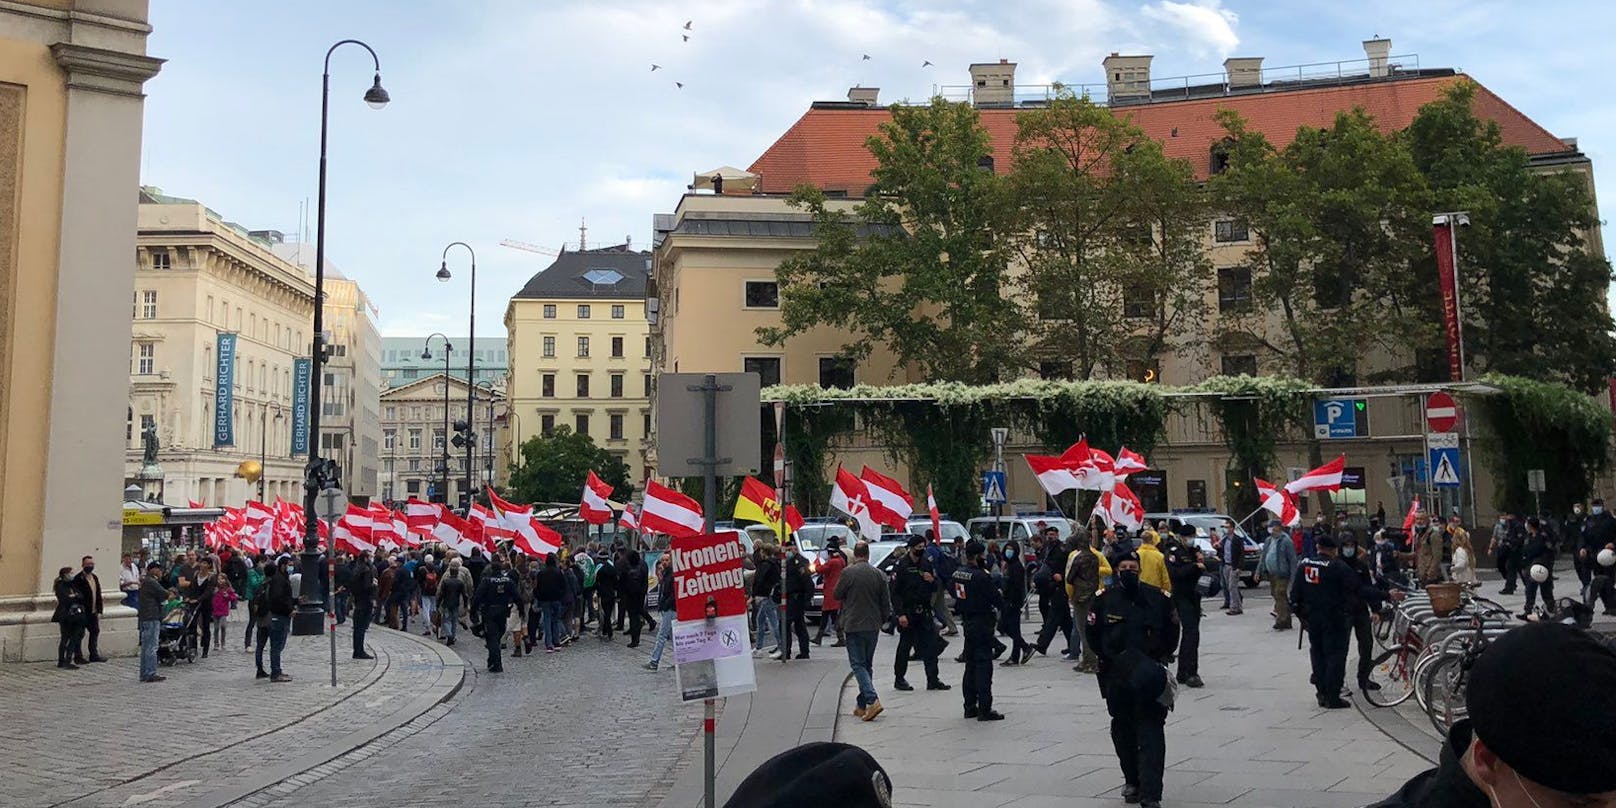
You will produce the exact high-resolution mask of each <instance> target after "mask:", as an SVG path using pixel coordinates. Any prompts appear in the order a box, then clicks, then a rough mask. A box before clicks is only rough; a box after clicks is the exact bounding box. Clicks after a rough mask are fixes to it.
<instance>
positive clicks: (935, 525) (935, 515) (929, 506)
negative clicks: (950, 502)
mask: <svg viewBox="0 0 1616 808" xmlns="http://www.w3.org/2000/svg"><path fill="white" fill-rule="evenodd" d="M926 511H927V512H928V513H930V514H931V535H933V536H936V537H937V540H938V541H939V542H940V541H942V540H943V514H942V513H941V512H940V511H938V510H937V497H936V495H934V494H932V492H931V483H926Z"/></svg>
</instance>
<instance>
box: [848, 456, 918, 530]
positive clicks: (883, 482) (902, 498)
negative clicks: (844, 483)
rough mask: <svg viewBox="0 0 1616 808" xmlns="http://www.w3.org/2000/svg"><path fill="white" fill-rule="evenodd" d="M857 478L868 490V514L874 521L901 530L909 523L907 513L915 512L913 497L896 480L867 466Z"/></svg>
mask: <svg viewBox="0 0 1616 808" xmlns="http://www.w3.org/2000/svg"><path fill="white" fill-rule="evenodd" d="M859 479H860V480H863V481H864V487H865V490H867V491H869V492H870V500H869V502H870V515H871V516H872V517H874V518H875V521H876V522H878V523H880V524H883V525H886V526H887V527H890V528H892V529H893V530H903V529H904V526H905V525H907V524H908V523H909V514H911V513H914V512H915V500H914V497H911V496H909V492H908V491H905V490H903V486H902V485H900V484H899V483H898V481H897V480H894V479H892V478H891V477H888V476H886V475H884V474H882V473H881V472H878V471H876V470H875V469H872V468H870V467H869V466H865V467H864V470H863V471H861V472H859Z"/></svg>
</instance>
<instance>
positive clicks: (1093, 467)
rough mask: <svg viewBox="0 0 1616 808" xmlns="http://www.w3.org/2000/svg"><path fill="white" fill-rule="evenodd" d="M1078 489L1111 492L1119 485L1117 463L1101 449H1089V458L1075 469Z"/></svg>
mask: <svg viewBox="0 0 1616 808" xmlns="http://www.w3.org/2000/svg"><path fill="white" fill-rule="evenodd" d="M1074 473H1075V474H1076V476H1077V487H1078V488H1079V489H1080V490H1083V491H1110V490H1111V489H1112V488H1113V487H1115V486H1116V484H1117V474H1116V462H1115V461H1114V460H1112V459H1111V455H1109V454H1106V453H1105V452H1104V451H1102V450H1100V449H1089V451H1088V458H1087V459H1086V460H1084V461H1083V462H1081V463H1079V464H1078V465H1077V468H1076V469H1074Z"/></svg>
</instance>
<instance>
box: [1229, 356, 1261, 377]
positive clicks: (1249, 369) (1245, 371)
mask: <svg viewBox="0 0 1616 808" xmlns="http://www.w3.org/2000/svg"><path fill="white" fill-rule="evenodd" d="M1221 361H1222V363H1223V375H1225V376H1255V375H1257V357H1255V356H1253V355H1251V354H1235V355H1233V356H1231V355H1229V354H1224V355H1223V357H1222V360H1221Z"/></svg>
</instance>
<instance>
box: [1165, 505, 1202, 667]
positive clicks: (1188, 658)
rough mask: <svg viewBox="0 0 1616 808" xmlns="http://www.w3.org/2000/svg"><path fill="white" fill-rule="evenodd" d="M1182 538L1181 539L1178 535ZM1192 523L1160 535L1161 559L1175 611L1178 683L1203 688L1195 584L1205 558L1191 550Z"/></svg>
mask: <svg viewBox="0 0 1616 808" xmlns="http://www.w3.org/2000/svg"><path fill="white" fill-rule="evenodd" d="M1180 537H1182V538H1180ZM1194 540H1195V526H1194V525H1191V524H1187V523H1186V524H1181V525H1179V526H1178V536H1173V535H1171V534H1168V535H1165V536H1163V537H1162V545H1161V551H1162V559H1163V560H1164V561H1166V562H1167V579H1168V580H1169V581H1171V582H1172V584H1173V592H1172V597H1171V600H1172V603H1173V609H1174V610H1175V611H1176V612H1177V613H1178V626H1179V646H1178V676H1177V677H1175V678H1176V679H1177V680H1178V683H1179V684H1181V685H1185V686H1186V687H1204V686H1205V685H1204V683H1203V682H1202V681H1201V593H1200V591H1198V590H1197V589H1196V584H1199V583H1200V581H1201V573H1203V572H1206V558H1205V557H1204V556H1203V555H1202V554H1201V551H1200V550H1197V549H1195V544H1194Z"/></svg>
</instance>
